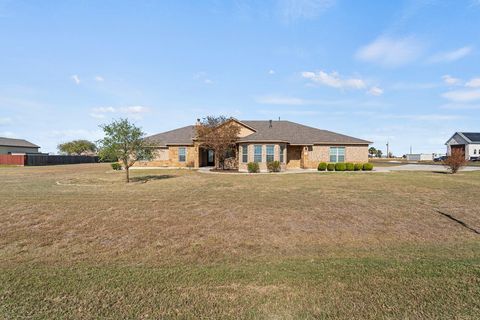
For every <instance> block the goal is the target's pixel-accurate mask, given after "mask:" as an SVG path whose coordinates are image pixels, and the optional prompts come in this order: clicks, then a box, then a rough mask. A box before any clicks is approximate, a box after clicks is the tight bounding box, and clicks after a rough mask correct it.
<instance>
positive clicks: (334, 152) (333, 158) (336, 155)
mask: <svg viewBox="0 0 480 320" xmlns="http://www.w3.org/2000/svg"><path fill="white" fill-rule="evenodd" d="M344 161H345V147H330V162H344Z"/></svg>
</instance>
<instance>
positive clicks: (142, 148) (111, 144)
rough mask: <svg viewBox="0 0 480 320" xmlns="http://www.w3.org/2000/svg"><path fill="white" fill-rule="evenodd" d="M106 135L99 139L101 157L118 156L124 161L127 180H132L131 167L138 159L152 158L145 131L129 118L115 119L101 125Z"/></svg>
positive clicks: (117, 157)
mask: <svg viewBox="0 0 480 320" xmlns="http://www.w3.org/2000/svg"><path fill="white" fill-rule="evenodd" d="M100 127H101V128H102V129H103V132H104V133H105V137H104V138H103V139H102V140H100V141H99V144H100V152H99V155H100V158H101V159H102V160H103V159H112V158H116V159H118V161H119V162H121V163H122V165H123V168H124V169H125V173H126V181H127V182H130V173H129V169H130V167H131V166H133V164H134V163H135V162H136V161H137V160H151V159H152V157H153V153H152V149H151V148H149V146H148V145H147V144H146V142H145V140H144V139H143V138H144V137H145V133H144V132H143V131H142V129H141V128H139V127H137V126H135V125H134V124H133V123H131V122H129V121H128V119H120V120H117V121H113V122H112V123H110V124H107V125H101V126H100Z"/></svg>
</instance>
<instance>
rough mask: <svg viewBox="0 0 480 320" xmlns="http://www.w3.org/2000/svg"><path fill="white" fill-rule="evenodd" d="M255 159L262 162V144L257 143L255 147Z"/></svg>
mask: <svg viewBox="0 0 480 320" xmlns="http://www.w3.org/2000/svg"><path fill="white" fill-rule="evenodd" d="M253 161H254V162H262V146H261V145H259V144H256V145H255V146H254V149H253Z"/></svg>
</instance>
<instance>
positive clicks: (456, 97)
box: [442, 90, 480, 102]
mask: <svg viewBox="0 0 480 320" xmlns="http://www.w3.org/2000/svg"><path fill="white" fill-rule="evenodd" d="M442 97H444V98H446V99H448V100H451V101H455V102H470V101H476V100H480V90H454V91H449V92H445V93H444V94H442Z"/></svg>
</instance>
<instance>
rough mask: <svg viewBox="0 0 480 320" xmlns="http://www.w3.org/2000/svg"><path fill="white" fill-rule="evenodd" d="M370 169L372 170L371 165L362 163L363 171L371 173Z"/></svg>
mask: <svg viewBox="0 0 480 320" xmlns="http://www.w3.org/2000/svg"><path fill="white" fill-rule="evenodd" d="M372 169H373V164H371V163H364V164H363V170H364V171H372Z"/></svg>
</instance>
